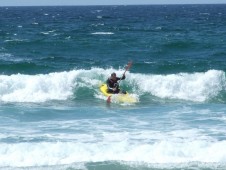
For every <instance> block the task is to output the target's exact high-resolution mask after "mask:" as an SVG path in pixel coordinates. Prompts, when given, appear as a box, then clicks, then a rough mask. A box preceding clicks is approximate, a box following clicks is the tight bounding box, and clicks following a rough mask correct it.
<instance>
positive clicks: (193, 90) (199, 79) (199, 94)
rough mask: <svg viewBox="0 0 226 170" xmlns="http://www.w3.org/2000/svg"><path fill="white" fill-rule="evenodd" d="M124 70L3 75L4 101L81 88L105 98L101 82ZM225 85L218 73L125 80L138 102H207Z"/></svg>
mask: <svg viewBox="0 0 226 170" xmlns="http://www.w3.org/2000/svg"><path fill="white" fill-rule="evenodd" d="M4 57H7V58H8V55H6V56H5V55H2V58H3V59H4ZM123 71H124V70H123V69H122V70H120V69H119V70H116V69H112V68H110V69H101V68H92V69H90V70H82V69H81V70H73V71H68V72H66V71H65V72H56V73H49V74H37V75H23V74H14V75H9V76H8V75H0V101H5V102H45V101H48V100H67V99H69V98H70V97H76V94H77V91H78V90H79V88H81V87H85V88H87V90H91V91H93V93H94V94H93V96H95V97H97V98H101V99H103V97H102V96H101V95H102V94H101V93H100V92H99V86H100V85H101V83H103V82H105V81H106V79H107V78H108V77H109V75H110V74H111V73H112V72H116V74H117V75H118V76H121V75H122V73H123ZM225 82H226V79H225V73H224V72H223V71H217V70H209V71H207V72H204V73H191V74H188V73H180V74H171V75H153V74H138V73H130V72H129V71H128V72H127V74H126V80H125V81H121V85H122V86H127V88H130V89H132V90H130V91H129V93H130V94H133V95H134V96H136V98H137V99H138V100H139V98H140V96H141V95H143V94H150V95H154V96H157V97H159V98H168V99H183V100H190V101H195V102H203V101H206V100H208V99H211V98H213V97H216V96H217V95H218V94H219V93H220V92H221V91H222V90H225V86H226V83H225ZM125 90H127V89H125ZM104 100H105V99H104Z"/></svg>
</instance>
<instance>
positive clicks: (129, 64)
mask: <svg viewBox="0 0 226 170" xmlns="http://www.w3.org/2000/svg"><path fill="white" fill-rule="evenodd" d="M131 66H132V61H130V62H129V63H128V64H127V66H126V70H125V71H124V73H123V74H122V76H123V75H125V74H126V72H127V71H128V70H129V69H130V67H131ZM121 80H122V77H121V78H120V80H119V82H118V84H120V82H121Z"/></svg>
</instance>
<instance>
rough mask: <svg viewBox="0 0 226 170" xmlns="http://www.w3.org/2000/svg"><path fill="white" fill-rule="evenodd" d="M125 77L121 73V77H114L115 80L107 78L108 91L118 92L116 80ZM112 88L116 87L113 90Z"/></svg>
mask: <svg viewBox="0 0 226 170" xmlns="http://www.w3.org/2000/svg"><path fill="white" fill-rule="evenodd" d="M125 78H126V76H125V75H123V76H122V78H119V77H116V80H113V79H111V77H110V78H108V79H107V86H108V93H119V92H120V89H119V85H118V81H119V80H124V79H125ZM113 88H116V90H115V91H113Z"/></svg>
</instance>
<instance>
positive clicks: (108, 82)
mask: <svg viewBox="0 0 226 170" xmlns="http://www.w3.org/2000/svg"><path fill="white" fill-rule="evenodd" d="M106 84H107V87H108V89H110V90H114V88H112V87H111V82H110V80H109V79H107V82H106Z"/></svg>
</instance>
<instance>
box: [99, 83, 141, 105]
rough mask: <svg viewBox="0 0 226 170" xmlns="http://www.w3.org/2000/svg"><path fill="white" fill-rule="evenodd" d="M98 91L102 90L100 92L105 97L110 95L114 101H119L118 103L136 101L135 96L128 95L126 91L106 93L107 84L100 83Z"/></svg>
mask: <svg viewBox="0 0 226 170" xmlns="http://www.w3.org/2000/svg"><path fill="white" fill-rule="evenodd" d="M100 91H101V92H102V94H103V95H104V96H106V97H109V96H111V98H112V100H114V101H115V102H120V103H136V102H137V98H136V97H134V96H132V95H130V94H129V93H127V92H126V94H122V93H120V94H112V93H108V92H107V84H102V85H101V86H100Z"/></svg>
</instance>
